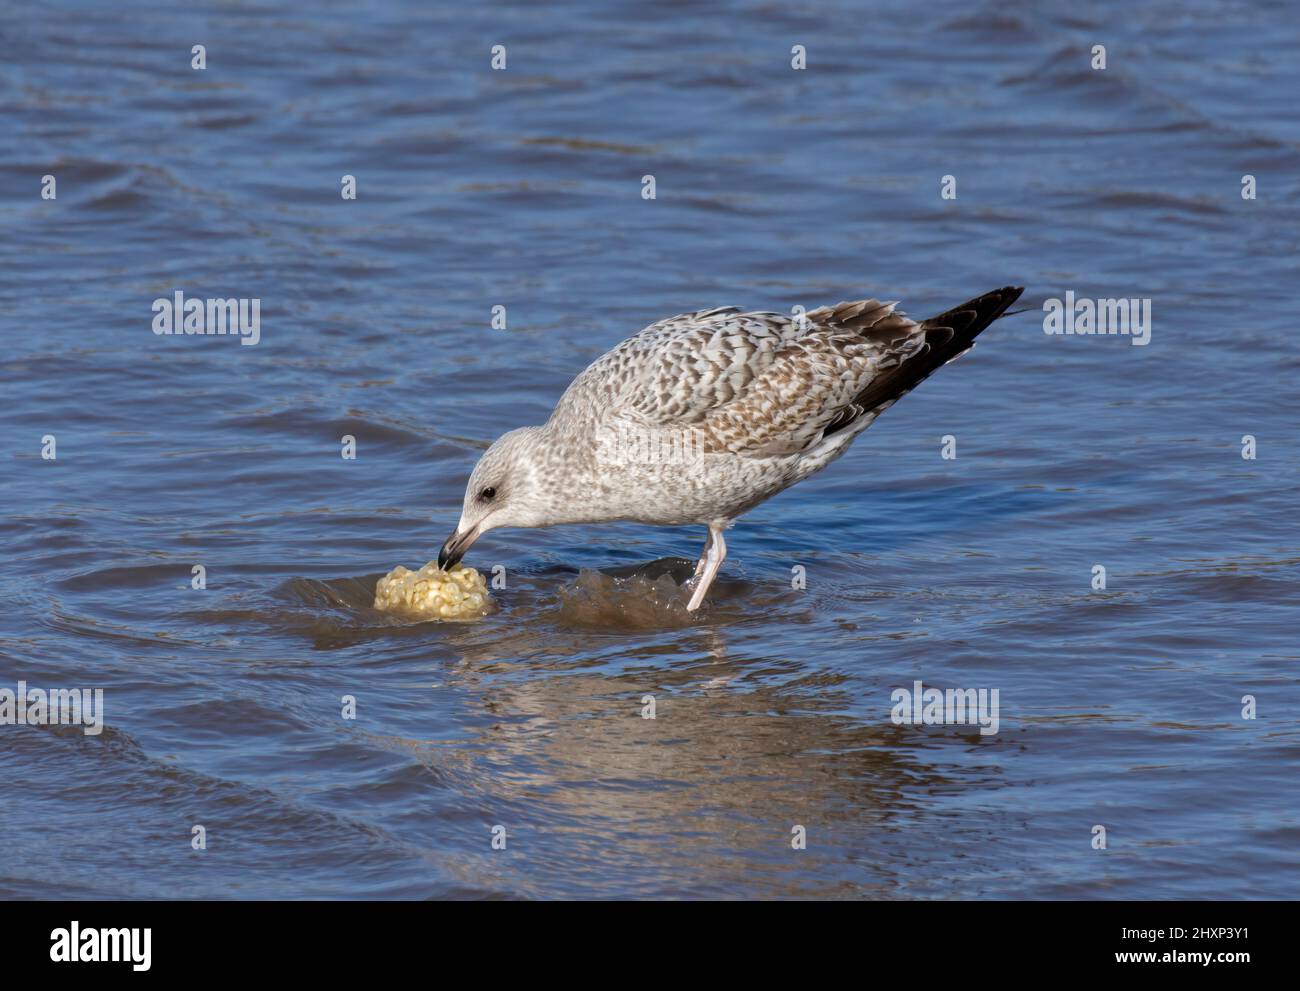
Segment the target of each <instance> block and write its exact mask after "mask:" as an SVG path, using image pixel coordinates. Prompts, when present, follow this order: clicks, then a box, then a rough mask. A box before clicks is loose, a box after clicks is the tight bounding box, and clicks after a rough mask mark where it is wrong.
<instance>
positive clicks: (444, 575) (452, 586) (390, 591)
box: [375, 561, 491, 619]
mask: <svg viewBox="0 0 1300 991" xmlns="http://www.w3.org/2000/svg"><path fill="white" fill-rule="evenodd" d="M490 601H491V599H490V596H489V595H488V589H487V582H486V581H485V580H484V579H483V576H482V575H480V574H479V573H478V572H477V571H475V570H474V569H473V568H463V567H461V566H460V565H459V564H458V565H456V566H455V567H454V568H452V569H451V570H450V571H443V570H442V569H441V568H439V567H438V562H436V561H430V562H429V563H428V564H426V565H425V566H424V567H423V568H421V569H420V570H419V571H412V570H411V569H410V568H404V567H402V566H401V565H400V564H399V565H398V566H397V567H396V568H394V569H393V570H392V571H390V572H389V573H388V574H386V575H385V576H384V577H383V578H381V579H379V584H377V585H376V586H375V608H376V609H379V610H381V611H383V612H391V613H397V614H399V615H402V616H406V617H408V618H411V619H477V618H478V617H480V616H482V615H483V614H484V613H486V612H487V611H488V604H489V602H490Z"/></svg>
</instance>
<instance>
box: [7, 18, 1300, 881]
mask: <svg viewBox="0 0 1300 991" xmlns="http://www.w3.org/2000/svg"><path fill="white" fill-rule="evenodd" d="M312 6H313V7H315V8H316V9H310V10H309V9H307V8H306V7H304V6H302V5H298V4H289V3H283V2H280V0H268V2H262V3H238V4H236V3H213V2H199V3H194V4H186V5H180V4H174V5H166V4H123V5H119V4H113V5H107V4H99V3H93V2H88V0H85V2H78V0H72V2H67V3H62V4H56V5H54V6H53V7H51V6H30V7H29V6H17V7H10V8H8V9H7V10H6V11H4V12H3V14H0V53H3V58H0V107H3V108H4V121H5V124H6V132H7V136H6V139H5V141H4V142H3V143H0V224H2V229H3V231H4V236H3V238H0V272H2V273H3V275H2V276H0V332H2V333H3V339H4V342H5V345H6V348H5V353H4V355H3V357H2V358H0V389H2V390H3V391H2V392H0V396H2V397H3V403H0V418H3V436H4V438H5V443H4V447H3V450H4V452H5V454H6V455H7V468H6V469H5V470H4V471H3V472H0V562H3V563H2V564H0V593H2V594H3V596H4V599H5V601H6V602H7V606H8V607H7V608H6V609H5V611H4V613H3V614H2V615H0V690H3V689H5V688H8V689H10V690H13V689H16V687H17V683H18V682H19V681H20V680H21V681H25V682H26V683H27V684H29V685H31V686H39V687H43V688H89V689H94V688H98V689H102V691H103V699H104V714H105V715H104V719H105V727H104V729H103V732H102V733H100V734H98V735H87V734H86V733H84V732H82V731H81V730H80V729H79V728H76V727H67V726H64V727H44V726H35V727H34V726H16V725H0V782H3V784H4V792H5V795H6V800H5V801H4V802H0V896H4V897H10V898H12V897H73V896H86V897H119V898H121V897H125V898H159V897H202V898H249V897H272V898H293V897H332V898H376V897H379V898H388V897H401V898H426V897H486V896H507V897H523V898H554V897H727V898H750V897H761V898H768V897H790V896H811V897H868V898H976V897H981V898H982V897H993V898H1018V897H1029V898H1205V897H1212V896H1218V897H1229V898H1257V897H1271V898H1294V897H1296V896H1297V894H1298V893H1300V892H1298V888H1300V860H1298V858H1297V856H1296V847H1297V841H1300V814H1298V811H1300V810H1298V808H1297V805H1298V803H1297V789H1296V784H1295V782H1296V771H1297V757H1298V756H1300V732H1298V723H1297V705H1300V690H1298V689H1297V676H1296V670H1297V660H1298V659H1300V647H1298V646H1297V639H1296V631H1297V626H1298V623H1297V617H1298V616H1300V612H1298V609H1300V539H1297V527H1296V509H1297V499H1296V483H1297V468H1298V467H1300V458H1298V457H1297V446H1296V423H1297V414H1298V413H1300V403H1297V389H1296V384H1295V383H1296V377H1297V372H1298V371H1300V357H1298V353H1300V352H1298V350H1297V345H1296V330H1295V328H1294V327H1293V323H1294V320H1293V311H1294V306H1295V300H1296V295H1297V287H1298V286H1300V272H1298V270H1297V269H1298V265H1300V262H1298V259H1300V252H1298V251H1297V239H1298V238H1300V208H1298V207H1297V193H1298V192H1300V179H1298V177H1300V117H1297V115H1296V113H1295V98H1294V94H1295V93H1296V92H1297V86H1298V85H1300V62H1297V60H1296V58H1295V51H1296V48H1297V43H1298V42H1300V16H1298V15H1297V13H1296V10H1295V8H1294V7H1293V6H1290V5H1286V4H1282V3H1273V4H1266V3H1261V4H1238V3H1208V2H1204V0H1191V2H1179V3H1177V4H1174V3H1156V4H1149V5H1139V6H1136V7H1135V6H1133V5H1125V4H1106V5H1099V6H1095V7H1091V8H1083V7H1081V6H1080V5H1078V4H1073V3H1043V4H1014V3H1013V4H1008V3H974V4H971V3H940V4H938V5H937V6H936V5H930V6H929V7H927V8H925V9H924V10H922V9H920V8H918V7H917V6H916V5H915V4H911V3H901V2H897V3H884V4H872V5H858V4H848V3H845V4H834V3H829V4H828V3H821V4H815V5H808V6H795V7H792V6H789V5H777V4H770V3H756V2H755V3H743V2H742V3H738V4H735V5H731V6H730V7H729V9H728V10H727V11H726V12H719V11H716V10H715V11H709V10H707V9H706V8H704V7H703V6H696V5H692V4H669V5H656V6H654V7H653V8H650V7H645V6H642V5H632V4H609V3H561V4H552V5H547V6H545V7H541V6H534V5H529V4H524V5H518V6H512V5H498V4H476V5H471V6H465V5H454V6H453V5H448V6H447V7H445V8H433V7H431V6H429V5H427V4H422V3H413V2H410V3H401V2H391V3H365V4H357V3H329V4H323V5H312ZM196 44H202V45H204V46H206V57H207V68H206V69H204V70H201V71H196V70H194V69H192V68H191V67H190V60H191V48H192V46H193V45H196ZM796 44H801V45H804V46H806V50H807V62H808V68H807V69H806V70H802V71H797V70H793V69H792V68H791V67H790V59H791V47H792V46H793V45H796ZM1096 44H1103V45H1105V46H1106V55H1107V67H1106V68H1105V69H1104V70H1094V69H1092V68H1091V67H1090V62H1091V59H1092V57H1093V56H1092V47H1093V46H1094V45H1096ZM493 45H505V46H506V50H507V68H506V69H505V70H504V71H493V70H492V69H491V68H490V58H491V54H490V50H491V48H492V46H493ZM47 174H48V175H53V176H55V178H56V181H57V197H56V198H55V199H52V200H48V199H42V198H41V187H42V176H44V175H47ZM1247 174H1249V175H1253V176H1254V177H1255V180H1256V184H1257V198H1255V199H1253V200H1247V199H1243V198H1242V195H1241V189H1242V177H1243V176H1244V175H1247ZM344 175H352V176H355V177H356V181H357V199H356V200H355V201H349V200H344V199H342V197H341V196H340V188H341V186H340V180H341V177H342V176H344ZM645 175H653V176H654V177H655V181H656V192H657V196H656V199H654V200H645V199H643V198H642V195H641V190H642V177H643V176H645ZM945 175H951V176H953V177H955V179H956V184H957V186H956V188H957V198H956V199H955V200H945V199H943V198H942V197H941V195H940V189H941V182H942V178H943V177H944V176H945ZM1006 284H1016V285H1025V286H1026V287H1027V288H1026V293H1025V297H1024V299H1023V301H1022V304H1023V305H1026V306H1028V307H1030V309H1031V312H1028V313H1024V314H1021V315H1018V316H1011V317H1008V318H1005V319H1004V320H1002V321H1000V322H998V323H997V324H995V325H994V326H993V327H992V328H991V329H990V330H988V331H987V332H985V334H984V335H983V336H982V337H981V338H980V343H979V346H978V347H977V348H976V349H975V351H973V352H972V353H971V354H970V355H968V356H966V357H964V358H963V359H961V361H959V362H957V363H956V364H954V365H953V366H952V367H950V368H945V369H943V370H941V371H940V372H939V373H938V374H936V375H935V377H934V378H933V379H931V380H930V381H928V382H926V383H925V384H924V385H923V386H921V387H920V388H919V389H917V390H916V392H914V393H913V394H911V395H910V396H908V397H907V398H906V399H905V400H903V401H902V402H901V403H899V405H898V406H897V407H895V408H894V409H891V410H890V411H889V412H888V413H886V414H885V415H884V416H883V417H881V419H880V420H879V422H877V423H876V424H875V425H874V426H873V427H872V428H871V429H870V430H869V431H868V432H867V433H866V434H864V435H863V436H862V437H861V438H860V439H859V440H858V441H857V442H856V443H855V445H854V447H853V449H852V450H851V451H850V452H849V454H848V455H846V456H845V457H844V458H843V459H841V460H840V461H839V462H837V463H836V464H835V465H833V466H832V467H831V468H830V469H828V470H827V471H826V472H824V473H823V474H821V475H818V476H816V477H814V478H813V479H810V480H809V481H807V482H805V483H803V484H802V485H800V486H798V487H796V488H794V489H791V490H789V491H788V492H786V493H784V494H782V495H781V496H779V497H777V498H776V499H774V500H772V501H771V502H769V503H766V504H764V505H763V506H761V507H759V508H758V509H757V510H755V511H754V512H753V513H751V514H750V515H748V516H747V517H745V518H743V519H742V520H741V521H740V523H739V524H738V525H737V526H736V528H735V529H734V530H732V531H731V532H730V533H729V535H728V545H729V552H730V556H729V558H728V560H727V563H726V565H725V567H724V571H723V577H722V579H721V581H720V583H719V585H718V587H717V592H716V594H715V595H714V597H713V601H712V603H711V605H710V607H709V608H708V609H707V610H706V611H705V612H704V613H703V614H702V615H700V616H699V617H698V619H696V620H695V621H693V622H691V623H689V624H685V625H683V624H682V623H680V622H678V621H670V619H669V618H668V617H667V616H665V617H664V621H663V622H662V623H656V622H655V621H654V620H653V616H652V617H651V620H650V621H646V619H645V617H644V616H642V617H641V618H640V619H637V620H636V621H631V620H629V618H628V616H627V615H626V614H625V612H623V611H620V609H619V608H617V603H615V602H612V601H605V600H601V599H599V598H598V597H597V598H596V599H595V600H591V601H587V602H586V605H585V607H583V608H577V607H575V605H574V600H575V598H577V599H581V598H582V596H583V595H584V594H585V593H584V592H583V588H584V586H583V585H582V584H580V583H579V579H578V575H579V572H580V571H581V570H583V569H588V570H592V571H594V570H596V569H609V568H613V567H617V566H634V565H637V564H641V563H645V562H650V561H652V560H655V559H657V558H661V557H666V556H673V557H683V558H694V557H695V556H696V554H697V553H698V551H699V547H700V544H701V542H702V539H703V533H702V532H697V531H694V530H685V529H681V530H678V529H663V530H658V529H654V528H647V527H635V526H608V527H592V528H560V529H555V530H551V531H545V530H542V531H514V532H511V531H500V532H494V533H492V534H490V535H489V536H488V537H486V538H484V539H483V540H482V541H480V543H479V544H478V545H476V546H475V548H474V549H473V551H472V552H471V554H470V556H469V557H468V559H467V562H466V563H467V564H470V565H473V566H475V567H477V568H479V569H480V570H482V571H484V572H488V573H490V571H491V569H492V567H493V566H494V565H501V566H502V567H503V568H504V569H505V573H506V575H507V577H508V580H507V587H506V589H504V590H501V591H498V592H496V593H494V594H495V597H496V600H497V602H498V605H499V610H498V611H497V612H496V613H494V614H493V615H492V616H490V617H488V618H487V619H486V620H484V621H482V622H480V623H477V624H455V625H438V624H418V625H401V624H398V623H396V622H394V621H393V620H392V619H390V618H388V617H385V616H383V615H380V614H378V613H375V612H374V611H373V610H371V609H370V608H369V597H370V594H371V592H372V590H373V584H374V581H375V579H376V577H377V576H378V575H380V574H381V573H383V572H385V571H387V570H388V569H390V568H391V567H393V566H394V565H396V564H399V563H401V564H405V565H407V566H409V567H416V566H419V565H420V564H423V563H424V562H425V561H427V560H429V559H431V558H432V557H434V556H436V553H437V549H438V547H439V545H440V544H441V543H442V541H443V539H444V538H445V537H446V536H447V535H448V533H449V532H450V531H451V529H452V527H453V526H454V525H455V523H456V520H457V518H458V516H459V507H460V500H461V494H462V490H463V486H464V483H465V479H466V476H467V474H468V472H469V470H470V468H471V467H472V465H473V463H474V461H475V459H476V458H477V456H478V454H479V453H480V450H481V448H482V447H483V446H484V445H485V444H486V443H488V442H490V441H491V440H492V439H493V438H495V437H496V436H498V435H499V434H500V433H502V432H504V431H505V430H507V429H510V428H513V427H516V426H519V425H522V424H527V423H539V422H541V421H542V420H544V419H545V417H546V416H547V415H548V413H549V411H550V409H551V407H552V405H553V403H554V401H555V400H556V398H557V397H558V396H559V394H560V392H561V391H562V390H563V388H564V386H565V385H566V384H567V383H568V381H569V380H570V379H571V378H572V376H573V375H574V374H576V373H577V372H578V371H579V370H581V368H582V367H584V366H585V365H586V363H587V362H589V361H590V360H592V359H593V358H594V357H596V356H597V355H598V354H600V353H601V352H602V351H604V350H605V349H607V348H608V347H610V346H612V345H614V344H616V343H617V342H618V341H620V340H622V339H623V338H624V337H626V336H627V335H629V334H631V333H633V332H635V331H636V330H637V329H639V328H640V327H642V326H644V325H646V324H647V323H650V322H651V321H653V320H657V319H659V318H661V317H665V316H669V315H671V314H675V313H680V312H683V311H686V310H693V309H699V308H704V307H712V306H719V305H727V304H737V305H742V306H746V307H751V308H755V309H773V310H780V311H783V312H789V311H790V309H791V307H793V306H796V305H802V306H805V307H807V308H809V309H811V308H812V307H815V306H818V305H821V304H824V303H833V302H836V301H838V300H841V299H857V298H861V297H864V296H873V295H874V296H878V297H880V298H884V299H900V300H902V301H903V302H902V305H903V308H904V309H906V310H907V311H908V312H909V313H910V314H912V315H913V316H916V317H918V318H919V317H925V316H929V315H932V314H934V313H937V312H940V311H941V310H943V309H946V308H948V307H949V306H952V305H954V304H956V303H959V302H961V301H962V300H964V299H966V298H968V297H971V296H974V295H977V294H979V293H981V292H984V291H986V290H988V289H992V288H995V287H997V286H1002V285H1006ZM176 290H181V291H183V292H185V293H186V294H187V295H188V296H194V297H200V298H203V297H248V298H252V297H257V298H259V299H260V300H261V340H260V343H259V344H258V345H257V346H242V345H241V344H240V343H239V342H238V340H237V339H234V338H229V337H186V336H171V337H166V336H158V335H155V334H154V333H152V332H151V329H150V326H151V320H152V319H153V313H152V311H151V304H152V302H153V300H154V299H155V298H158V297H167V298H170V297H171V295H172V293H173V292H175V291H176ZM1067 290H1068V291H1073V292H1074V293H1076V294H1077V295H1078V296H1081V297H1124V298H1128V297H1136V298H1143V299H1150V300H1151V307H1152V333H1151V342H1150V344H1149V345H1147V346H1144V347H1139V346H1133V345H1132V344H1131V343H1130V340H1129V339H1128V338H1125V337H1122V336H1110V337H1085V336H1049V335H1047V334H1045V333H1044V332H1043V313H1042V309H1041V307H1042V304H1043V301H1044V300H1045V299H1048V298H1060V297H1063V296H1064V294H1065V292H1066V291H1067ZM494 306H504V307H506V312H507V315H508V317H507V327H506V329H494V328H493V327H492V325H491V320H492V308H493V307H494ZM345 435H351V436H353V437H355V438H356V441H357V452H358V456H357V457H356V459H355V460H345V459H343V458H342V457H341V456H340V446H341V442H342V441H341V438H343V437H344V436H345ZM947 435H951V436H952V437H954V438H955V439H956V450H957V457H956V458H955V459H953V460H946V459H944V458H942V457H941V438H943V437H944V436H947ZM1244 435H1251V436H1253V437H1254V438H1255V440H1256V444H1257V457H1256V458H1255V459H1254V460H1247V459H1244V458H1243V457H1242V438H1243V436H1244ZM46 436H52V437H53V438H55V442H56V455H57V456H56V458H55V459H54V460H50V459H46V458H43V457H42V456H41V451H42V446H43V444H45V441H43V438H45V437H46ZM1098 564H1100V565H1102V566H1104V567H1105V569H1106V579H1107V581H1106V588H1105V589H1104V590H1094V589H1093V587H1092V582H1093V568H1094V566H1095V565H1098ZM195 565H202V566H203V567H204V568H205V569H206V575H207V588H206V589H202V590H198V589H194V588H192V587H191V574H192V571H191V569H192V568H193V567H194V566H195ZM795 567H801V568H803V569H804V571H805V572H806V576H807V587H806V588H804V589H797V588H792V587H791V585H792V582H791V578H792V569H793V568H795ZM591 579H592V576H588V578H587V579H584V581H587V580H591ZM575 590H576V591H575ZM918 679H919V680H921V681H922V682H923V683H924V685H926V686H936V687H939V688H988V689H993V688H996V689H997V690H998V692H999V697H1000V728H999V731H998V732H997V733H996V734H992V735H987V736H985V735H981V734H980V733H979V732H978V729H977V728H976V727H972V726H969V725H946V726H920V727H918V726H908V725H897V724H895V723H894V722H893V721H892V720H891V718H890V711H891V707H892V702H891V692H893V691H894V690H895V689H897V688H904V687H910V686H911V685H912V684H913V682H914V681H915V680H918ZM647 694H650V695H653V696H654V697H655V699H656V705H657V718H655V719H654V720H648V719H644V718H642V716H641V708H642V701H641V700H642V698H643V696H645V695H647ZM347 695H350V696H353V697H355V698H356V700H357V718H356V719H355V720H346V719H343V718H341V708H342V704H341V701H340V700H341V698H342V697H343V696H347ZM1244 696H1252V697H1254V699H1255V700H1256V704H1257V718H1254V719H1244V718H1243V717H1242V711H1243V702H1242V699H1243V697H1244ZM196 825H202V826H203V827H204V828H205V831H206V841H207V848H206V849H204V850H195V849H193V847H192V837H193V835H194V833H193V830H194V827H195V826H196ZM497 826H500V827H504V832H505V835H506V837H507V839H506V846H505V849H493V846H492V839H493V828H494V827H497ZM795 826H803V827H804V828H805V830H806V835H807V846H806V849H803V850H795V849H792V847H791V837H792V829H793V828H794V827H795ZM1096 826H1103V827H1104V828H1105V830H1106V849H1104V850H1102V849H1095V848H1094V832H1095V831H1094V827H1096Z"/></svg>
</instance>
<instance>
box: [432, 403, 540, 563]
mask: <svg viewBox="0 0 1300 991" xmlns="http://www.w3.org/2000/svg"><path fill="white" fill-rule="evenodd" d="M551 453H552V452H551V451H550V449H549V446H548V445H547V444H546V442H545V439H544V437H543V436H542V428H541V427H520V428H519V429H518V430H512V431H510V432H509V433H508V434H503V435H502V436H501V437H499V438H498V439H497V441H496V442H495V443H494V444H493V445H492V446H491V447H489V448H488V449H487V450H486V451H484V452H483V456H482V457H481V458H479V461H478V464H477V465H475V466H474V470H473V471H472V472H471V473H470V476H469V483H468V484H467V485H466V486H465V502H464V506H463V507H462V509H461V514H460V523H459V524H457V526H456V532H455V533H453V534H452V535H451V536H450V537H448V538H447V542H446V543H445V544H443V545H442V550H441V551H440V552H439V553H438V567H440V568H442V569H444V570H446V569H448V568H453V567H455V566H456V564H457V563H458V562H459V561H460V559H461V558H462V557H464V556H465V552H466V551H467V550H469V547H470V545H471V544H472V543H474V541H476V540H478V538H479V537H481V536H482V535H483V534H485V533H487V532H488V531H489V530H495V529H497V528H498V527H507V526H515V527H533V526H547V525H549V524H551V523H553V522H556V518H555V517H556V513H555V508H556V507H558V505H560V503H561V500H562V497H563V495H562V493H561V492H560V491H559V490H558V489H557V488H556V485H555V481H556V480H557V479H556V473H555V472H554V471H553V470H548V469H549V463H550V461H551V459H550V458H549V457H548V455H549V454H551Z"/></svg>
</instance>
